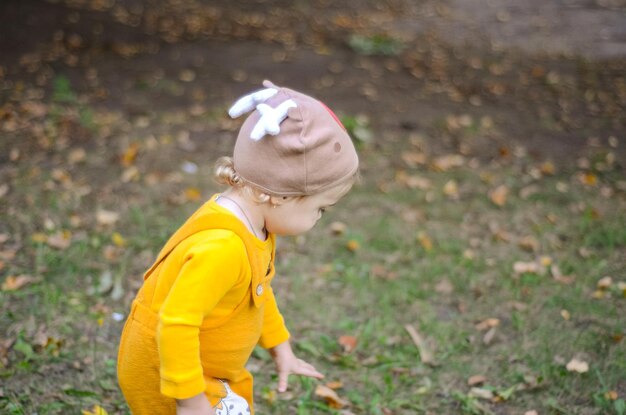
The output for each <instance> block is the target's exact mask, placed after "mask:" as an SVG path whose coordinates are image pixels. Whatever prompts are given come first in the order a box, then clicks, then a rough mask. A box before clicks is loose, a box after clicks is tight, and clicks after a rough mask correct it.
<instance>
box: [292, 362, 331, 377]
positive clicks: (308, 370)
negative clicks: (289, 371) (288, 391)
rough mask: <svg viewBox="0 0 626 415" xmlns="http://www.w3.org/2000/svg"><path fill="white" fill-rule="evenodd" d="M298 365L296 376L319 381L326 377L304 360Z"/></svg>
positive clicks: (295, 371)
mask: <svg viewBox="0 0 626 415" xmlns="http://www.w3.org/2000/svg"><path fill="white" fill-rule="evenodd" d="M298 363H299V365H298V367H297V368H296V370H294V373H295V374H298V375H303V376H310V377H312V378H317V379H322V378H323V377H324V375H322V374H321V373H320V372H318V371H317V369H315V367H314V366H313V365H312V364H310V363H307V362H305V361H304V360H298Z"/></svg>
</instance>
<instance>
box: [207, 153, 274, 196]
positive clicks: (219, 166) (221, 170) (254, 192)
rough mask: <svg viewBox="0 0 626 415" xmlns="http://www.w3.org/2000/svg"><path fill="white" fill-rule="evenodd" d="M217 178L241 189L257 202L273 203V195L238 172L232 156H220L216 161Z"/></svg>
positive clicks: (220, 181)
mask: <svg viewBox="0 0 626 415" xmlns="http://www.w3.org/2000/svg"><path fill="white" fill-rule="evenodd" d="M215 180H216V181H217V182H218V183H220V184H225V185H228V186H230V187H234V188H237V189H239V190H241V191H242V192H244V193H245V195H246V196H248V197H250V198H251V199H252V200H254V201H255V202H256V203H268V202H270V203H271V200H270V198H271V195H269V194H267V193H265V192H263V191H261V190H259V189H257V188H256V187H253V186H251V185H249V184H248V183H246V181H245V180H244V179H243V178H242V177H241V176H240V175H239V173H237V171H236V170H235V163H234V162H233V159H232V157H220V158H219V159H217V162H215Z"/></svg>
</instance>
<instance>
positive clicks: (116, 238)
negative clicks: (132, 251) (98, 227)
mask: <svg viewBox="0 0 626 415" xmlns="http://www.w3.org/2000/svg"><path fill="white" fill-rule="evenodd" d="M111 241H113V244H115V246H117V247H119V248H123V247H125V246H126V245H127V242H126V239H124V237H123V236H122V235H120V233H119V232H113V235H111Z"/></svg>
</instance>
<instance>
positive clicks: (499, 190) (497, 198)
mask: <svg viewBox="0 0 626 415" xmlns="http://www.w3.org/2000/svg"><path fill="white" fill-rule="evenodd" d="M508 196H509V188H508V187H506V186H505V185H503V184H502V185H500V186H498V187H496V188H495V189H493V190H492V191H490V192H489V199H491V201H492V202H493V203H494V204H495V205H497V206H504V204H505V203H506V199H507V197H508Z"/></svg>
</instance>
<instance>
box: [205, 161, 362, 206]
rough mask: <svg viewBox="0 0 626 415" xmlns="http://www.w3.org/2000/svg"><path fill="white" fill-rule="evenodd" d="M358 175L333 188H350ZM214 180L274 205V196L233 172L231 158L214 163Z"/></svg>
mask: <svg viewBox="0 0 626 415" xmlns="http://www.w3.org/2000/svg"><path fill="white" fill-rule="evenodd" d="M359 177H360V174H359V172H358V170H357V172H356V173H354V175H352V176H349V177H347V178H346V179H345V180H342V181H341V182H339V183H337V184H336V185H335V186H341V185H347V184H349V185H350V186H352V185H353V184H354V183H356V182H358V181H359ZM215 180H216V181H217V182H218V183H220V184H224V185H228V186H230V187H234V188H236V189H238V190H240V191H242V192H243V193H244V194H245V195H246V196H248V197H250V198H251V199H252V200H253V201H255V202H256V203H259V204H262V203H270V204H274V203H273V201H272V198H273V197H276V195H272V194H270V193H267V192H265V191H263V190H260V189H258V188H257V187H255V186H253V185H251V184H249V183H247V182H246V181H245V180H244V178H243V177H241V176H240V175H239V173H237V171H236V170H235V163H234V162H233V159H232V157H220V158H219V159H217V161H216V162H215ZM307 196H310V195H300V196H290V197H289V198H295V199H300V198H305V197H307ZM283 199H287V197H283Z"/></svg>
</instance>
